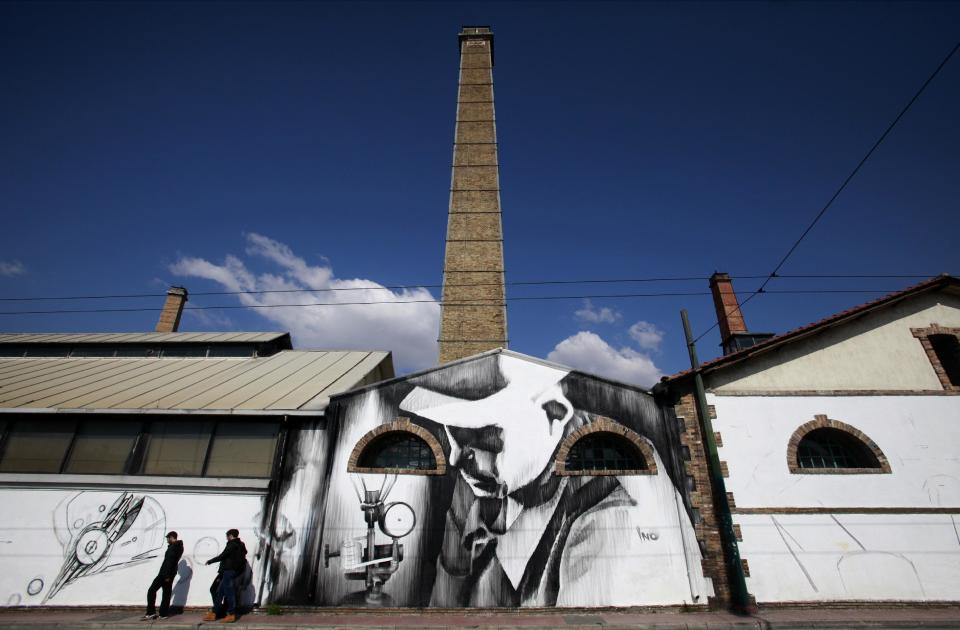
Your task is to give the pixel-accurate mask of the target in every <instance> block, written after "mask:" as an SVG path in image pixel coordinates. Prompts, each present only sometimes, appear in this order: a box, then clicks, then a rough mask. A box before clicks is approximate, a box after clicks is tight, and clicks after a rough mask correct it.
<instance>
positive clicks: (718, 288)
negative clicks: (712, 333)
mask: <svg viewBox="0 0 960 630" xmlns="http://www.w3.org/2000/svg"><path fill="white" fill-rule="evenodd" d="M710 291H711V292H712V293H713V306H714V308H716V309H717V325H718V326H719V327H720V345H721V346H723V354H725V355H727V354H731V353H733V352H738V351H740V350H744V349H746V348H749V347H751V346H754V345H756V344H758V343H760V342H761V341H766V340H767V339H769V338H770V337H772V336H773V334H772V333H752V332H750V331H749V330H747V323H746V322H745V321H743V313H741V312H740V302H739V301H737V293H736V292H735V291H734V290H733V280H731V279H730V275H729V274H726V273H720V272H717V273H714V274H713V275H712V276H710Z"/></svg>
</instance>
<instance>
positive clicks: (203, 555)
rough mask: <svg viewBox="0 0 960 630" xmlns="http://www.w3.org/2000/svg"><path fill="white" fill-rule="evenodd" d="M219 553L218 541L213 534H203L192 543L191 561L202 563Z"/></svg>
mask: <svg viewBox="0 0 960 630" xmlns="http://www.w3.org/2000/svg"><path fill="white" fill-rule="evenodd" d="M218 553H220V541H218V540H217V539H216V538H214V537H213V536H204V537H203V538H200V539H198V540H197V542H195V543H194V544H193V561H194V562H196V563H198V564H203V563H204V562H206V561H207V560H209V559H210V558H212V557H214V556H216V555H217V554H218Z"/></svg>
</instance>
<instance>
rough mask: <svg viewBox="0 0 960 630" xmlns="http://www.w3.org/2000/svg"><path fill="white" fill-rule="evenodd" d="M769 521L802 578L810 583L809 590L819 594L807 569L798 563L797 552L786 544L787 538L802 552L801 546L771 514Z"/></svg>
mask: <svg viewBox="0 0 960 630" xmlns="http://www.w3.org/2000/svg"><path fill="white" fill-rule="evenodd" d="M770 520H771V521H773V526H774V527H775V528H776V529H777V533H778V534H780V538H781V539H782V540H783V544H784V545H785V546H786V548H787V551H789V552H790V555H791V556H792V557H793V560H794V562H796V563H797V566H798V567H800V570H801V571H803V576H804V577H805V578H807V582H809V583H810V588H812V589H813V592H814V593H819V592H820V589H818V588H817V584H816V583H815V582H814V581H813V578H812V577H810V572H809V571H807V567H805V566H803V563H802V562H800V558H799V557H798V556H797V552H795V551H794V550H793V547H792V546H791V545H790V543H789V542H787V537H788V536H789V537H790V540H792V541H793V544H795V545H796V546H797V547H799V548H800V551H804V549H803V546H802V545H801V544H800V543H799V542H797V539H796V538H794V537H793V536H790V532H788V531H787V530H786V529H784V527H783V525H781V524H780V521H778V520H777V519H776V517H775V516H773V515H772V514H771V515H770Z"/></svg>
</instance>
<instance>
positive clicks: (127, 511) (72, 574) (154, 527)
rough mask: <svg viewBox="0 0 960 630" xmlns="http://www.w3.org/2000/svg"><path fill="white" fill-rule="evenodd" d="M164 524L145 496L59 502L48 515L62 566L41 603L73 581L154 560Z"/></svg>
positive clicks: (99, 495)
mask: <svg viewBox="0 0 960 630" xmlns="http://www.w3.org/2000/svg"><path fill="white" fill-rule="evenodd" d="M166 521H167V519H166V514H165V513H164V511H163V508H162V507H161V506H160V503H159V502H157V501H156V499H154V498H152V497H149V496H145V495H136V494H133V493H130V492H121V493H116V492H78V493H76V494H74V495H72V496H69V497H67V498H66V499H64V500H63V501H62V502H61V503H60V505H58V506H57V508H56V510H55V511H54V516H53V527H54V531H55V532H56V535H57V539H58V540H59V541H60V544H61V545H62V546H63V553H64V560H63V565H62V567H61V568H60V573H59V574H58V575H57V578H56V579H55V580H54V581H53V584H51V585H50V590H49V591H48V592H47V594H46V596H45V597H44V598H43V603H46V602H47V601H49V600H50V599H51V598H53V597H54V596H56V594H57V593H59V592H60V591H61V590H62V589H63V588H65V587H66V586H68V585H70V584H72V583H73V582H75V581H76V580H78V579H79V578H82V577H88V576H91V575H96V574H98V573H103V572H104V571H110V570H114V569H122V568H125V567H131V566H134V565H138V564H141V563H143V562H146V561H147V560H150V559H152V558H155V557H157V555H158V553H157V552H158V550H159V549H161V548H162V547H163V543H164V529H165V527H166ZM41 584H42V583H41ZM42 588H43V587H42V585H41V589H42ZM28 592H29V589H28Z"/></svg>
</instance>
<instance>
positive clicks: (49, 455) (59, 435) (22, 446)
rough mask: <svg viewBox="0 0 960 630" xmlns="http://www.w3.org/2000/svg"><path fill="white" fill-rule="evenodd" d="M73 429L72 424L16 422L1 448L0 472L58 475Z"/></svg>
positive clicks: (42, 421)
mask: <svg viewBox="0 0 960 630" xmlns="http://www.w3.org/2000/svg"><path fill="white" fill-rule="evenodd" d="M75 428H76V422H75V421H74V420H62V419H59V418H58V419H56V420H48V419H46V418H39V419H33V418H31V419H28V420H17V421H16V422H14V424H13V426H12V427H11V429H10V434H9V435H8V436H7V441H6V444H5V445H4V449H3V458H2V459H0V472H20V473H58V472H60V467H61V466H62V465H63V458H64V456H65V455H66V454H67V449H68V448H70V442H71V441H73V434H74V430H75Z"/></svg>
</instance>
